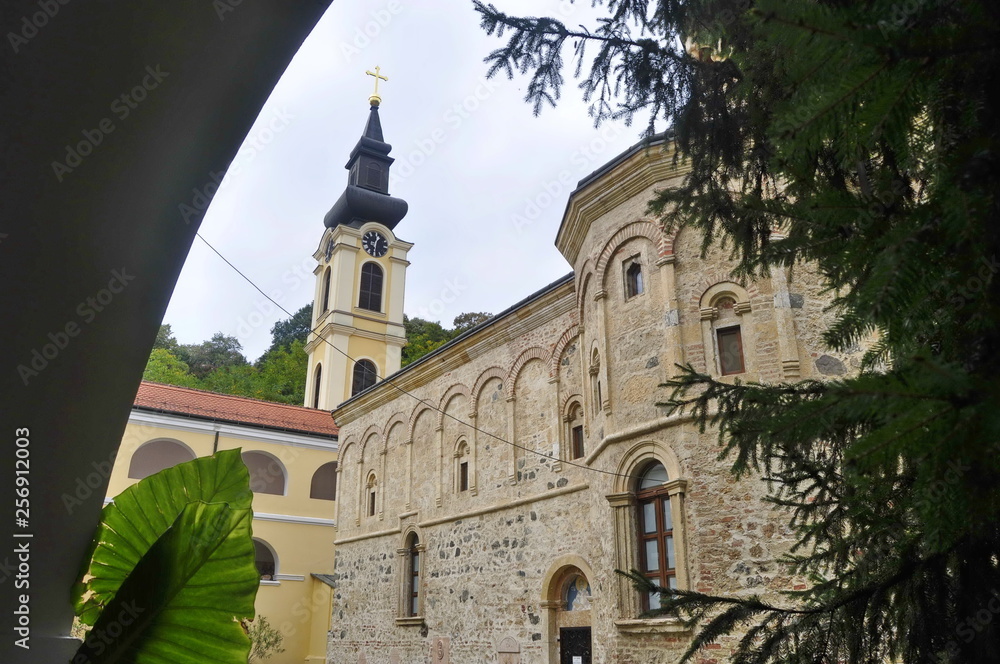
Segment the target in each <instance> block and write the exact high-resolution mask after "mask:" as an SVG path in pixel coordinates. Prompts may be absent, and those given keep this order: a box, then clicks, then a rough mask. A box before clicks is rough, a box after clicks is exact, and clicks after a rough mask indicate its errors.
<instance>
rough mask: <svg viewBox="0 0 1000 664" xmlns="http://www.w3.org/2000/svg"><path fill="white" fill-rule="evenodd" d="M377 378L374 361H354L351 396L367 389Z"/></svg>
mask: <svg viewBox="0 0 1000 664" xmlns="http://www.w3.org/2000/svg"><path fill="white" fill-rule="evenodd" d="M376 380H378V371H377V370H376V369H375V363H374V362H372V361H370V360H358V361H357V362H355V363H354V380H353V381H352V384H351V396H352V397H353V396H354V395H355V394H357V393H358V392H361V391H363V390H367V389H368V388H369V387H371V386H372V385H374V384H375V381H376Z"/></svg>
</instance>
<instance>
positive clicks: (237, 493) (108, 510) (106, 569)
mask: <svg viewBox="0 0 1000 664" xmlns="http://www.w3.org/2000/svg"><path fill="white" fill-rule="evenodd" d="M252 497H253V494H252V493H251V491H250V476H249V473H248V472H247V469H246V466H245V465H243V460H242V458H241V456H240V451H239V450H238V449H236V450H225V451H222V452H218V453H216V454H215V455H214V456H211V457H202V458H199V459H195V460H194V461H188V462H187V463H181V464H178V465H176V466H173V467H172V468H167V469H166V470H162V471H160V472H158V473H156V474H155V475H150V476H149V477H147V478H145V479H144V480H142V481H140V482H138V483H137V484H134V485H132V486H130V487H129V488H128V489H126V490H125V491H123V492H122V493H121V494H119V495H118V496H116V497H115V499H114V502H113V503H111V504H109V505H107V506H106V507H105V508H104V511H103V513H102V514H101V523H100V525H99V526H98V528H97V532H96V533H95V535H94V541H93V544H92V545H91V550H90V552H89V555H88V556H87V557H86V558H85V559H84V569H83V571H82V573H81V575H80V580H79V581H78V582H77V583H76V584H75V585H74V586H73V605H74V608H75V609H76V614H77V615H78V616H79V617H80V620H81V622H83V623H84V624H86V625H93V624H94V621H95V620H97V616H98V615H100V612H101V609H102V608H103V607H104V606H105V605H106V604H107V603H108V602H110V601H111V599H112V598H113V597H114V596H115V593H116V592H117V591H118V587H119V586H120V585H121V584H122V581H124V580H125V577H126V576H128V574H129V573H130V572H131V571H132V569H133V568H134V567H135V565H136V563H138V562H139V559H140V558H142V556H143V555H145V553H146V551H148V550H149V547H151V546H152V545H153V543H154V542H156V541H157V540H158V539H159V538H160V536H162V535H163V533H165V532H166V530H167V528H169V527H170V526H171V524H173V523H174V521H176V520H177V516H178V515H179V514H180V513H181V512H182V511H183V510H184V508H185V507H186V506H187V505H188V504H189V503H191V502H194V501H203V502H206V503H226V504H228V505H229V506H230V507H232V508H233V509H249V508H250V503H251V499H252Z"/></svg>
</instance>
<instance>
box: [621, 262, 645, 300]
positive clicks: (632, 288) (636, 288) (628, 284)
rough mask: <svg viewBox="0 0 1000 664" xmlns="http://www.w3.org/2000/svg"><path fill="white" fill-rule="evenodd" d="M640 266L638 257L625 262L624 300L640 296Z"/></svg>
mask: <svg viewBox="0 0 1000 664" xmlns="http://www.w3.org/2000/svg"><path fill="white" fill-rule="evenodd" d="M642 290H643V289H642V266H641V265H639V260H638V257H635V258H630V259H629V260H627V261H625V299H626V300H627V299H628V298H630V297H635V296H636V295H641V294H642Z"/></svg>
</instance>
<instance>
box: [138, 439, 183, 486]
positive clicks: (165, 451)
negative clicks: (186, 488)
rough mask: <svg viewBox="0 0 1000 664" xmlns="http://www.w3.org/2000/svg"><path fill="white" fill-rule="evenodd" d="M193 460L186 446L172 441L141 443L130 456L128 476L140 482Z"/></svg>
mask: <svg viewBox="0 0 1000 664" xmlns="http://www.w3.org/2000/svg"><path fill="white" fill-rule="evenodd" d="M194 458H195V455H194V452H192V451H191V450H190V449H188V447H187V446H186V445H182V444H181V443H178V442H176V441H173V440H152V441H150V442H148V443H143V444H142V445H141V446H140V447H139V449H137V450H136V451H135V454H133V455H132V460H131V461H130V462H129V464H128V476H129V478H131V479H133V480H141V479H145V478H147V477H149V476H150V475H152V474H154V473H158V472H160V471H161V470H164V469H166V468H170V467H172V466H176V465H177V464H179V463H184V462H185V461H193V460H194Z"/></svg>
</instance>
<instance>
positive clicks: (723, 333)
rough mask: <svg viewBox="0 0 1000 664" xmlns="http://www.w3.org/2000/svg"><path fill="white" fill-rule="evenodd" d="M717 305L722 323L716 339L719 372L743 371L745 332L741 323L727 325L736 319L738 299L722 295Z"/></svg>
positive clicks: (719, 319) (734, 372) (724, 374)
mask: <svg viewBox="0 0 1000 664" xmlns="http://www.w3.org/2000/svg"><path fill="white" fill-rule="evenodd" d="M715 307H716V310H717V311H718V312H719V314H718V315H719V318H718V321H719V323H720V325H717V326H716V329H715V340H716V343H717V344H718V346H717V348H718V352H719V372H720V373H721V374H722V375H723V376H730V375H732V374H739V373H743V372H744V371H745V370H746V368H745V363H744V361H743V334H742V332H741V331H740V326H739V324H736V325H726V323H728V322H729V321H730V319H731V320H736V314H735V308H736V300H734V299H733V298H731V297H722V298H719V300H717V301H716V303H715ZM722 325H725V327H722Z"/></svg>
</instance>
